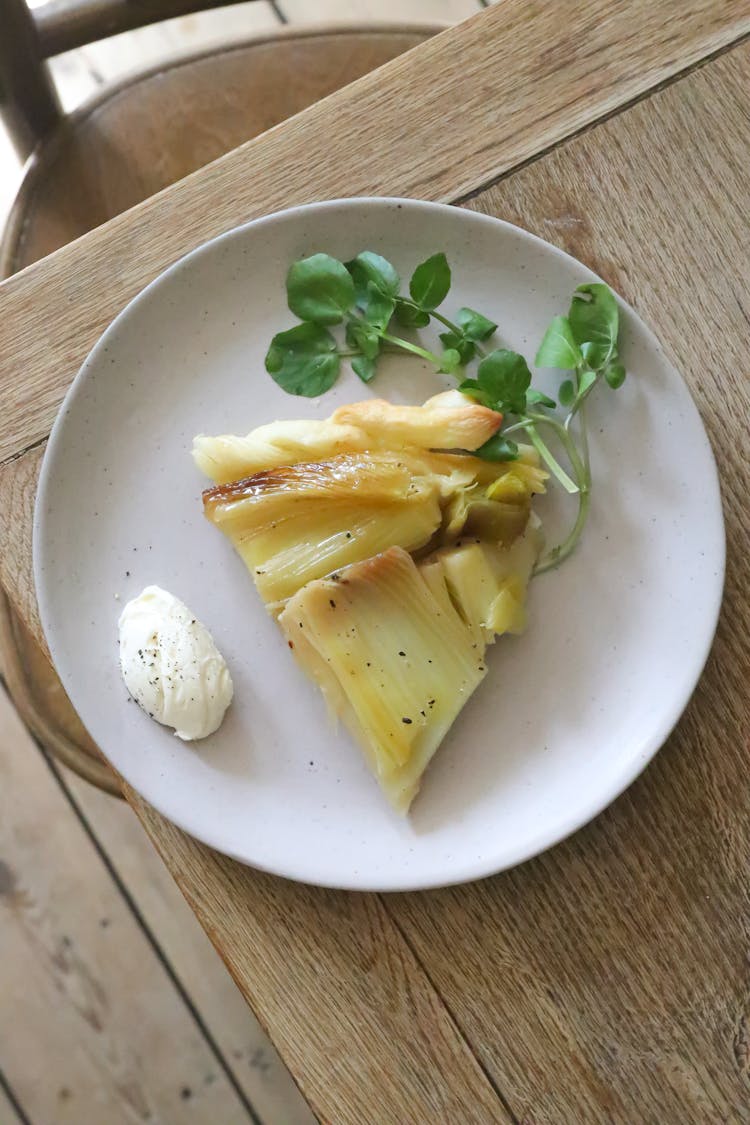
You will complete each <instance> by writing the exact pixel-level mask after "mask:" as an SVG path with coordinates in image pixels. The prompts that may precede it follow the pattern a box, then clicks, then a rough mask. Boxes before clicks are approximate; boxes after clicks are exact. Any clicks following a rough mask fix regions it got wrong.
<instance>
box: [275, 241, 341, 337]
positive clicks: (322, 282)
mask: <svg viewBox="0 0 750 1125" xmlns="http://www.w3.org/2000/svg"><path fill="white" fill-rule="evenodd" d="M286 294H287V301H288V303H289V308H290V309H291V310H292V312H293V313H296V315H297V316H298V317H299V318H300V320H311V321H313V323H315V324H339V323H340V321H342V320H343V318H344V313H347V312H348V311H349V309H350V308H351V307H352V305H353V304H354V282H353V281H352V279H351V275H350V274H349V272H348V270H347V269H346V266H345V265H344V264H343V262H339V261H338V260H337V259H336V258H332V257H331V256H330V255H329V254H313V255H312V256H311V257H310V258H302V259H301V260H300V261H299V262H295V263H294V264H293V265H292V266H291V268H290V270H289V273H288V274H287V277H286Z"/></svg>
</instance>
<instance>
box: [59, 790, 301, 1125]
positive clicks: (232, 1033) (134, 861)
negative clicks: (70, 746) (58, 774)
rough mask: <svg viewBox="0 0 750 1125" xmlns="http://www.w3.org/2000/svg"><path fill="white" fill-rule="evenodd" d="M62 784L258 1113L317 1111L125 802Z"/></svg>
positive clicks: (287, 1116) (287, 1124)
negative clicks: (286, 1065) (291, 1074)
mask: <svg viewBox="0 0 750 1125" xmlns="http://www.w3.org/2000/svg"><path fill="white" fill-rule="evenodd" d="M63 784H64V786H65V788H66V789H67V790H68V791H69V793H70V795H71V798H72V800H73V801H74V803H75V805H76V806H77V808H78V810H79V813H80V815H81V816H82V817H84V818H85V820H86V822H87V825H88V828H89V830H90V831H91V832H92V833H93V835H94V836H95V837H96V839H97V842H98V844H99V846H100V847H101V848H102V849H103V850H104V851H105V853H106V855H107V860H108V862H109V864H110V865H111V867H112V870H113V874H114V877H115V878H116V880H117V882H118V884H119V885H120V886H121V887H122V888H123V890H124V893H125V894H126V895H127V897H128V898H129V899H130V901H131V903H132V906H133V909H134V912H135V913H137V915H138V918H139V920H140V922H141V924H142V926H143V927H144V928H145V930H146V931H147V933H148V934H149V935H150V936H151V938H152V940H153V941H154V942H155V943H157V944H158V947H159V949H160V952H161V955H162V956H163V957H164V958H165V960H166V962H167V963H168V964H169V966H170V970H171V972H172V973H173V974H174V976H175V978H176V980H177V981H178V982H179V984H180V987H181V988H182V989H183V990H184V991H185V993H186V994H188V995H189V998H190V1002H191V1004H192V1005H193V1006H194V1008H195V1010H196V1012H197V1013H199V1015H200V1019H201V1022H202V1023H203V1025H204V1026H205V1028H206V1031H207V1033H208V1034H209V1036H210V1038H211V1040H212V1042H213V1043H215V1045H216V1047H217V1049H218V1051H219V1052H220V1053H221V1056H222V1058H223V1060H224V1063H225V1065H226V1066H227V1068H228V1069H229V1070H230V1071H231V1073H232V1074H233V1076H234V1078H235V1081H236V1082H237V1084H238V1085H239V1086H240V1088H241V1089H242V1090H243V1092H244V1093H245V1095H246V1096H247V1098H248V1100H249V1101H250V1102H251V1104H252V1105H253V1107H254V1110H255V1111H256V1113H257V1114H258V1117H259V1118H260V1119H261V1120H262V1121H263V1122H264V1123H268V1125H275V1123H276V1122H283V1125H312V1123H313V1122H314V1120H315V1119H314V1118H313V1116H312V1114H311V1113H310V1111H309V1109H308V1108H307V1104H306V1103H305V1101H304V1099H303V1098H302V1096H301V1094H300V1093H299V1091H298V1089H297V1087H296V1086H295V1085H294V1082H293V1081H292V1079H291V1077H290V1075H289V1073H288V1071H287V1069H286V1067H285V1066H284V1064H283V1063H282V1062H281V1060H280V1059H279V1057H278V1055H277V1053H276V1051H275V1050H274V1048H273V1046H272V1045H271V1043H270V1042H269V1040H268V1038H267V1036H266V1035H265V1033H264V1032H263V1030H262V1029H261V1027H260V1025H259V1024H258V1022H257V1020H256V1019H255V1017H254V1016H253V1014H252V1012H251V1011H250V1009H249V1007H248V1006H247V1004H246V1003H245V1001H244V999H243V998H242V996H241V995H240V992H239V990H238V989H237V986H236V985H235V983H234V981H233V980H232V978H231V977H230V976H229V973H228V972H227V970H226V969H225V967H224V965H223V964H222V962H221V960H220V958H219V956H218V954H217V953H216V951H215V949H214V948H213V946H212V945H211V943H210V941H209V940H208V938H207V937H206V935H205V933H204V931H203V929H202V928H201V926H200V925H199V924H198V921H197V920H196V918H195V915H194V914H193V912H192V911H191V910H190V908H189V907H188V905H187V903H186V902H185V900H184V899H183V897H182V895H181V893H180V891H179V890H178V889H177V886H176V884H175V883H174V881H173V879H172V877H171V875H170V874H169V872H168V871H167V869H166V868H165V866H164V864H163V863H162V861H161V859H160V858H159V856H158V855H157V853H156V852H155V850H154V848H153V846H152V845H151V843H150V841H149V840H148V838H147V836H146V834H145V832H144V831H143V828H142V827H141V825H140V823H139V822H138V819H137V818H136V816H135V813H134V812H133V811H132V809H131V808H130V806H129V805H127V804H126V803H125V802H124V801H118V800H116V799H113V798H112V797H110V796H108V795H107V794H106V793H102V792H101V791H100V790H97V789H95V788H94V787H93V786H91V785H89V784H88V782H85V781H82V780H81V779H80V778H78V777H76V776H75V774H72V773H70V771H67V770H66V771H64V773H63ZM260 971H262V967H261V969H260Z"/></svg>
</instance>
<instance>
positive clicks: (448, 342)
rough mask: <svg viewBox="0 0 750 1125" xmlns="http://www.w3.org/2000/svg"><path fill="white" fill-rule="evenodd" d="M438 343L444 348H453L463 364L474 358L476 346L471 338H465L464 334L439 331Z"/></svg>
mask: <svg viewBox="0 0 750 1125" xmlns="http://www.w3.org/2000/svg"><path fill="white" fill-rule="evenodd" d="M440 343H441V344H442V345H443V346H444V347H446V348H452V349H455V351H457V352H458V354H459V355H460V357H461V363H462V364H463V365H464V366H465V365H466V364H467V363H470V362H471V360H472V359H473V358H474V355H475V353H476V350H477V346H476V344H475V343H474V341H473V340H467V339H466V338H465V337H464V336H458V335H456V333H455V332H441V333H440Z"/></svg>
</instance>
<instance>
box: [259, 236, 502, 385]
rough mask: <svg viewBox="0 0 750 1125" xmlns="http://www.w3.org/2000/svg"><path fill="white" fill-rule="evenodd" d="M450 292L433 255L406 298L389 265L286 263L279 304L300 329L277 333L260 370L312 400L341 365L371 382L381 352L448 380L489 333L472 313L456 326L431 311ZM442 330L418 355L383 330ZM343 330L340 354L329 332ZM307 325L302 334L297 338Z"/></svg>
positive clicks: (365, 255)
mask: <svg viewBox="0 0 750 1125" xmlns="http://www.w3.org/2000/svg"><path fill="white" fill-rule="evenodd" d="M450 287H451V271H450V266H449V265H448V260H447V258H446V256H445V254H443V253H438V254H433V255H432V257H430V258H428V259H427V261H425V262H422V263H421V264H420V265H418V266H417V268H416V269H415V270H414V273H413V274H412V276H411V279H410V281H409V295H408V297H407V296H405V295H404V294H402V293H401V292H400V290H401V278H400V277H399V275H398V273H397V272H396V270H395V269H394V267H393V266H392V265H391V263H390V262H389V261H387V260H386V259H385V258H383V257H381V255H380V254H376V253H374V252H373V251H372V250H364V251H363V252H362V253H361V254H358V255H357V257H356V258H353V259H352V261H350V262H341V261H339V260H338V259H337V258H333V257H331V255H330V254H312V255H311V256H310V257H308V258H303V259H301V260H300V261H298V262H294V263H293V265H292V266H291V267H290V269H289V272H288V274H287V278H286V292H287V303H288V305H289V308H290V309H291V311H292V312H293V313H295V314H296V315H297V316H298V317H299V319H300V321H301V322H302V324H301V325H297V326H296V327H295V328H291V329H289V330H288V331H286V332H279V333H278V334H277V335H276V336H274V338H273V340H272V341H271V346H270V348H269V349H268V354H267V355H266V370H267V371H268V373H269V374H270V375H271V376H272V377H273V378H274V379H275V380H276V382H277V383H278V384H279V385H280V386H281V387H283V388H284V390H285V391H288V392H289V393H290V394H296V395H305V396H306V397H308V398H315V397H317V396H318V395H319V394H323V392H324V391H327V390H328V389H329V387H332V386H333V384H334V383H335V382H336V380H337V378H338V377H339V373H340V371H341V359H342V358H344V357H347V358H349V359H351V361H352V369H353V370H354V372H355V373H356V374H357V375H358V376H359V378H360V379H361V380H362V381H363V382H364V383H369V382H370V381H371V380H372V379H373V378H374V376H375V373H376V370H377V363H378V359H379V357H380V355H381V354H382V353H383V352H384V351H386V350H397V351H404V352H409V353H411V354H412V355H416V356H419V357H420V359H424V360H427V362H428V363H431V364H433V365H434V366H435V367H436V368H437V370H438V371H440V372H444V373H446V374H455V373H457V372H458V371H459V369H460V368H461V367H463V366H464V365H465V364H467V363H469V362H470V360H471V359H473V357H474V355H475V354H476V353H477V351H478V350H480V349H481V342H482V341H484V340H487V339H489V337H490V336H491V335H492V334H493V332H494V331H495V330H496V328H497V325H496V324H494V323H493V322H492V321H491V320H489V319H488V318H487V317H486V316H484V315H483V314H482V313H479V312H477V311H476V310H474V309H468V308H463V309H459V311H458V313H457V315H456V321H455V322H454V321H452V320H449V319H448V318H447V317H446V316H444V315H443V314H442V313H441V312H439V311H438V305H440V304H442V302H443V301H444V300H445V298H446V297H447V295H448V292H449V291H450ZM433 317H434V318H435V319H436V320H438V321H439V323H440V324H441V325H442V326H443V327H444V328H447V329H448V331H447V332H444V333H443V334H442V335H441V337H440V341H441V344H442V345H443V347H442V350H441V351H440V352H435V351H432V350H431V349H429V348H425V347H422V345H421V344H419V343H417V342H416V341H414V340H406V339H404V338H403V337H402V336H399V335H397V334H396V332H395V331H391V329H390V325H391V322H392V321H394V320H395V322H396V323H397V324H399V325H401V326H403V327H407V328H411V329H416V328H423V327H425V325H427V324H429V322H430V319H431V318H433ZM340 324H343V325H344V338H345V346H344V347H342V346H341V345H340V344H339V342H338V341H337V340H336V338H335V336H333V334H332V333H331V332H330V331H329V329H330V328H332V327H334V326H335V325H340ZM303 325H307V330H306V331H304V332H303V331H300V329H301V328H302V326H303Z"/></svg>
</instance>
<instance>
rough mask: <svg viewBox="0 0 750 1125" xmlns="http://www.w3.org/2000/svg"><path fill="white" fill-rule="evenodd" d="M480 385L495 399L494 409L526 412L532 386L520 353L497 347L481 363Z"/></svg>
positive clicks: (511, 412) (478, 373) (516, 412)
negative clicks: (527, 393) (527, 397)
mask: <svg viewBox="0 0 750 1125" xmlns="http://www.w3.org/2000/svg"><path fill="white" fill-rule="evenodd" d="M477 376H478V379H479V385H480V386H481V388H482V390H483V391H485V393H486V394H488V395H489V396H490V398H491V399H492V403H493V406H494V409H496V410H502V411H503V412H505V413H509V414H523V412H524V410H525V409H526V392H527V390H528V389H529V386H530V385H531V372H530V371H529V365H528V364H527V362H526V360H525V359H524V358H523V356H522V355H519V354H518V352H511V351H508V350H507V349H506V348H498V349H497V350H496V351H494V352H490V354H489V355H488V356H485V358H484V359H483V360H482V362H481V363H480V364H479V370H478V372H477Z"/></svg>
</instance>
